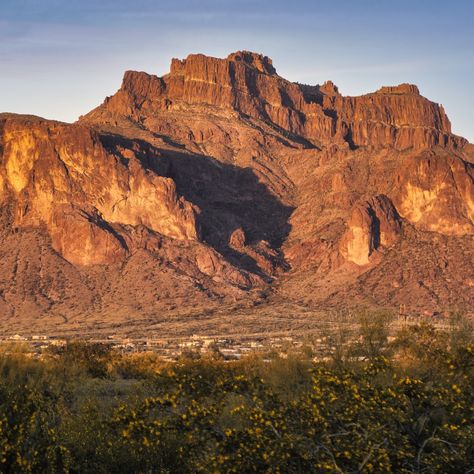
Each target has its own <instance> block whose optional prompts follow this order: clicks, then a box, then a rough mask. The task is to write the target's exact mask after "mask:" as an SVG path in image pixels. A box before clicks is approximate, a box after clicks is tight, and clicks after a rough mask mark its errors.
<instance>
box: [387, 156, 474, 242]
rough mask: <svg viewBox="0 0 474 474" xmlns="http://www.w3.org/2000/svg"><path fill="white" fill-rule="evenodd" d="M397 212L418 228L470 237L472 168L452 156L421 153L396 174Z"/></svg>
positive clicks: (473, 188)
mask: <svg viewBox="0 0 474 474" xmlns="http://www.w3.org/2000/svg"><path fill="white" fill-rule="evenodd" d="M396 179H397V189H398V192H397V193H396V194H395V196H396V197H395V199H396V204H397V209H398V210H399V211H400V214H401V215H402V216H403V217H404V218H406V219H407V220H408V221H410V222H411V223H413V224H414V225H416V226H417V227H418V228H420V229H426V230H429V231H432V232H439V233H441V234H448V235H466V234H474V165H472V164H471V163H468V162H466V161H464V160H462V159H461V158H459V157H457V156H454V155H446V154H444V153H441V154H434V153H425V154H422V155H420V156H416V157H414V158H413V159H410V160H409V161H408V163H407V164H406V166H403V167H400V169H399V170H398V174H397V178H396Z"/></svg>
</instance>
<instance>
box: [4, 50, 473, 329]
mask: <svg viewBox="0 0 474 474" xmlns="http://www.w3.org/2000/svg"><path fill="white" fill-rule="evenodd" d="M472 157H473V153H472V146H471V145H469V144H468V143H467V142H466V141H465V140H464V139H463V138H461V137H457V136H455V135H453V134H452V133H451V126H450V122H449V120H448V118H447V116H446V114H445V112H444V110H443V108H442V107H441V106H439V105H438V104H435V103H433V102H430V101H429V100H428V99H425V98H424V97H422V96H421V95H420V93H419V91H418V88H417V87H416V86H413V85H409V84H402V85H399V86H395V87H382V88H381V89H380V90H378V91H377V92H375V93H372V94H367V95H364V96H360V97H344V96H342V95H341V94H340V93H339V91H338V89H337V87H336V86H335V85H334V84H332V83H331V82H326V83H325V84H323V85H315V86H309V85H302V84H297V83H291V82H289V81H287V80H285V79H283V78H282V77H280V76H279V75H278V74H277V72H276V69H275V67H274V66H273V64H272V61H271V60H270V59H269V58H267V57H265V56H262V55H259V54H255V53H249V52H245V51H244V52H237V53H233V54H231V55H229V56H228V57H227V58H226V59H218V58H209V57H206V56H203V55H199V54H198V55H190V56H188V57H187V58H186V59H185V60H177V59H174V60H172V63H171V69H170V73H169V74H167V75H165V76H163V77H157V76H153V75H149V74H146V73H143V72H132V71H129V72H127V73H126V74H125V76H124V79H123V83H122V86H121V88H120V90H119V91H118V92H117V93H116V94H115V95H113V96H112V97H109V98H107V99H106V100H105V102H104V103H103V104H102V105H101V106H99V107H98V108H96V109H95V110H93V111H92V112H90V113H89V114H87V115H86V116H84V117H82V118H81V119H80V120H79V122H78V123H76V124H73V125H70V124H64V123H60V122H53V121H48V120H44V119H40V118H37V117H30V116H16V115H12V114H2V115H0V211H1V212H0V221H1V224H2V227H1V232H0V311H1V312H2V314H4V315H6V316H5V318H7V319H8V321H9V324H10V326H11V327H12V328H13V327H16V328H19V327H21V325H22V324H23V323H22V321H29V323H28V324H30V322H31V318H32V317H34V318H37V317H40V316H45V317H48V318H49V319H48V321H51V324H53V325H54V324H59V322H61V324H63V325H64V326H65V327H66V326H68V325H71V324H74V325H81V324H85V321H86V320H87V321H98V320H100V321H102V322H103V324H112V322H114V323H120V322H123V321H124V320H135V319H137V320H141V321H143V320H148V319H146V318H151V319H150V321H151V320H152V319H153V318H158V320H160V321H161V319H160V318H163V317H164V316H157V315H162V314H166V315H176V314H178V313H180V314H182V313H183V312H186V311H187V312H193V311H194V312H197V313H199V314H201V313H202V311H208V310H209V311H210V310H212V308H226V307H229V306H228V305H235V304H238V305H247V306H252V305H257V304H258V305H263V307H267V306H268V307H270V306H271V307H277V306H278V305H279V304H281V302H282V301H284V302H285V304H287V303H289V302H290V303H291V304H297V305H298V307H299V308H300V307H305V308H307V310H308V311H310V310H311V311H312V310H315V309H316V308H319V309H322V310H327V309H333V308H335V307H347V306H356V305H360V304H363V305H367V304H368V305H378V306H380V305H381V306H385V307H391V308H395V307H397V306H398V305H399V304H405V305H407V307H408V308H409V309H410V310H411V311H414V312H436V311H449V310H453V309H461V310H467V311H468V310H472V302H473V301H474V256H473V249H474V245H473V244H474V241H473V240H474V165H473V164H472V163H473V159H472ZM275 305H276V306H275ZM285 311H288V309H285ZM153 320H154V319H153Z"/></svg>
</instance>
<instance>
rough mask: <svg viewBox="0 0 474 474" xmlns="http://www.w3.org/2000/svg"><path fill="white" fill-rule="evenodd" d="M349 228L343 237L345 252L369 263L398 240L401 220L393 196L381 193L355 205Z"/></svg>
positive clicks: (356, 260) (348, 258)
mask: <svg viewBox="0 0 474 474" xmlns="http://www.w3.org/2000/svg"><path fill="white" fill-rule="evenodd" d="M348 227H349V228H348V230H347V231H346V233H345V234H344V235H343V236H342V239H341V243H340V249H341V253H342V254H343V256H344V257H345V258H346V259H347V260H349V261H351V262H354V263H356V264H357V265H367V264H368V263H369V261H370V256H371V255H372V254H373V253H374V252H375V251H376V250H378V249H379V248H380V247H382V246H383V247H390V246H392V245H393V244H394V243H395V242H396V240H397V238H398V235H399V233H400V230H401V221H400V217H399V216H398V213H397V211H396V209H395V207H394V206H393V204H392V202H391V201H390V199H389V198H388V197H387V196H383V195H381V196H375V197H373V198H372V199H370V200H368V201H364V202H362V203H360V204H358V205H356V206H354V208H353V209H352V212H351V217H350V219H349V222H348Z"/></svg>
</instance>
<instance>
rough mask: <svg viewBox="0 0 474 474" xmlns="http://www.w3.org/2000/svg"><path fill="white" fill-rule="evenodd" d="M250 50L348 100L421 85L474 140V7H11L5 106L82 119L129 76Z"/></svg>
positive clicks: (224, 3) (3, 53) (4, 3)
mask: <svg viewBox="0 0 474 474" xmlns="http://www.w3.org/2000/svg"><path fill="white" fill-rule="evenodd" d="M240 49H247V50H252V51H257V52H261V53H264V54H266V55H267V56H270V57H271V58H272V59H273V64H274V65H275V67H276V69H277V71H278V73H279V74H280V75H282V76H283V77H286V78H288V79H290V80H293V81H299V82H305V83H308V84H318V83H322V82H324V81H325V80H327V79H331V80H332V81H333V82H335V83H336V84H337V85H338V86H339V89H340V91H341V92H342V93H343V94H345V95H358V94H363V93H366V92H370V91H373V90H376V89H378V88H379V87H380V86H382V85H391V84H398V83H401V82H411V83H416V84H418V86H419V87H420V90H421V92H422V94H423V95H425V96H427V97H428V98H430V99H431V100H434V101H436V102H439V103H442V104H443V105H444V106H445V109H446V111H447V113H448V115H449V117H450V119H451V122H452V124H453V130H454V132H455V133H458V134H461V135H463V136H465V137H466V138H468V139H470V141H471V142H474V1H472V0H450V1H447V0H446V1H440V0H409V1H408V0H397V1H394V0H352V1H350V0H347V1H346V0H334V1H331V0H324V1H319V0H312V1H311V0H286V1H280V0H268V1H267V0H233V1H230V0H220V1H219V0H155V1H152V0H133V1H132V0H97V1H96V0H0V111H9V112H19V113H32V114H36V115H41V116H43V117H47V118H55V119H59V120H65V121H74V120H76V119H77V118H78V116H79V115H81V114H83V113H85V112H87V111H89V110H90V109H92V108H93V107H95V106H96V105H98V104H99V103H101V102H102V101H103V99H104V98H105V96H107V95H111V94H113V93H114V92H115V91H116V90H117V88H118V87H119V86H120V82H121V79H122V76H123V72H124V71H125V70H126V69H136V70H144V71H147V72H149V73H154V74H158V75H162V74H165V73H166V72H167V71H168V68H169V63H170V60H171V58H172V57H179V58H182V57H185V56H186V55H187V54H188V53H197V52H201V53H205V54H209V55H213V56H221V57H222V56H227V54H229V53H230V52H233V51H236V50H240Z"/></svg>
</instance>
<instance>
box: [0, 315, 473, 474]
mask: <svg viewBox="0 0 474 474" xmlns="http://www.w3.org/2000/svg"><path fill="white" fill-rule="evenodd" d="M388 323H389V322H388V318H387V317H386V315H384V314H383V313H371V312H365V313H363V314H360V315H359V332H358V335H357V337H356V338H353V337H351V338H350V339H348V338H346V337H345V334H344V333H343V331H342V330H341V331H340V332H338V331H335V333H334V334H335V336H334V343H333V345H332V349H331V350H330V351H329V352H328V354H327V355H326V356H325V357H320V356H319V355H318V356H316V357H315V355H314V354H313V353H312V351H311V348H310V346H308V347H302V348H301V349H299V350H294V349H291V350H288V351H286V352H285V351H283V350H280V351H272V352H268V351H266V352H261V353H255V354H251V355H249V356H248V357H245V358H243V359H242V360H239V361H226V360H225V359H224V358H223V357H222V355H220V354H219V352H218V350H216V351H214V352H212V353H209V354H207V355H205V356H203V355H201V354H198V353H193V352H188V353H185V354H183V356H182V357H181V359H180V360H179V361H177V362H164V361H163V360H161V359H160V358H159V357H158V356H156V355H155V354H152V353H138V354H120V353H119V352H117V351H114V350H113V349H111V348H110V347H108V346H105V345H100V344H86V343H82V342H79V341H71V342H69V343H68V344H67V345H65V346H64V347H58V348H51V349H49V350H48V352H47V353H45V354H43V355H42V357H40V358H35V357H31V355H30V354H29V353H28V352H27V351H26V350H25V348H24V347H23V346H21V345H18V344H16V345H3V346H1V354H0V377H1V384H0V470H1V471H2V472H54V473H57V472H77V473H79V472H80V473H101V472H121V473H124V472H130V473H132V472H133V473H211V472H216V473H232V472H235V473H247V472H249V473H251V472H271V473H277V472H281V473H323V472H328V473H333V472H339V473H342V472H344V473H345V472H374V473H383V472H397V473H437V472H439V473H451V472H452V473H463V472H464V473H467V472H472V470H473V469H474V390H473V389H474V383H473V382H474V378H473V376H474V339H473V330H472V325H471V323H470V322H469V321H468V320H466V319H464V318H462V317H460V316H458V317H457V319H456V321H455V324H453V325H452V329H451V330H449V331H448V330H446V331H442V330H439V329H436V328H435V327H434V326H432V325H430V324H429V323H420V324H416V325H410V326H407V327H406V328H402V329H400V330H398V331H397V333H396V334H390V333H389V331H388V327H389V324H388Z"/></svg>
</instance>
